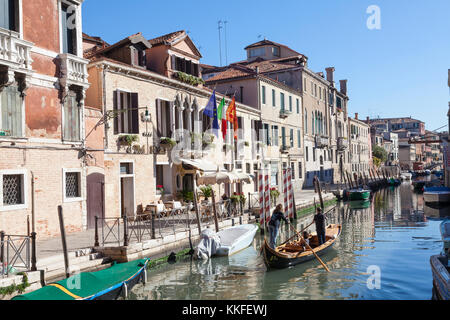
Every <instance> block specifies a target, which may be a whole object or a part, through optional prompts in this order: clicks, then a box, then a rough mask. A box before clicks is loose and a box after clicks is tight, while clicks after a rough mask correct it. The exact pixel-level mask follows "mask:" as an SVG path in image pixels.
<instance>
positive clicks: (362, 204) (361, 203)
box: [350, 200, 370, 210]
mask: <svg viewBox="0 0 450 320" xmlns="http://www.w3.org/2000/svg"><path fill="white" fill-rule="evenodd" d="M369 207H370V200H355V201H351V202H350V209H354V210H356V209H367V208H369Z"/></svg>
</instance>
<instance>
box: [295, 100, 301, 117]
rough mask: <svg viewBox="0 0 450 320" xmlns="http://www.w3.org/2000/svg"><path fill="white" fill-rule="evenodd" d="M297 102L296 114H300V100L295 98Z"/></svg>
mask: <svg viewBox="0 0 450 320" xmlns="http://www.w3.org/2000/svg"><path fill="white" fill-rule="evenodd" d="M296 102H297V114H300V100H299V99H296Z"/></svg>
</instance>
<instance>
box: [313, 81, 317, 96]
mask: <svg viewBox="0 0 450 320" xmlns="http://www.w3.org/2000/svg"><path fill="white" fill-rule="evenodd" d="M314 97H317V84H315V85H314Z"/></svg>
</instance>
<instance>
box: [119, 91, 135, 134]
mask: <svg viewBox="0 0 450 320" xmlns="http://www.w3.org/2000/svg"><path fill="white" fill-rule="evenodd" d="M138 107H139V105H138V94H137V93H130V92H123V91H119V90H117V91H115V92H114V112H115V113H116V117H114V134H119V133H134V134H138V133H139V112H138V111H139V110H138Z"/></svg>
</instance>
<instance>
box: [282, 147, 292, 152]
mask: <svg viewBox="0 0 450 320" xmlns="http://www.w3.org/2000/svg"><path fill="white" fill-rule="evenodd" d="M290 150H291V147H290V146H281V148H280V152H281V153H289V151H290Z"/></svg>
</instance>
